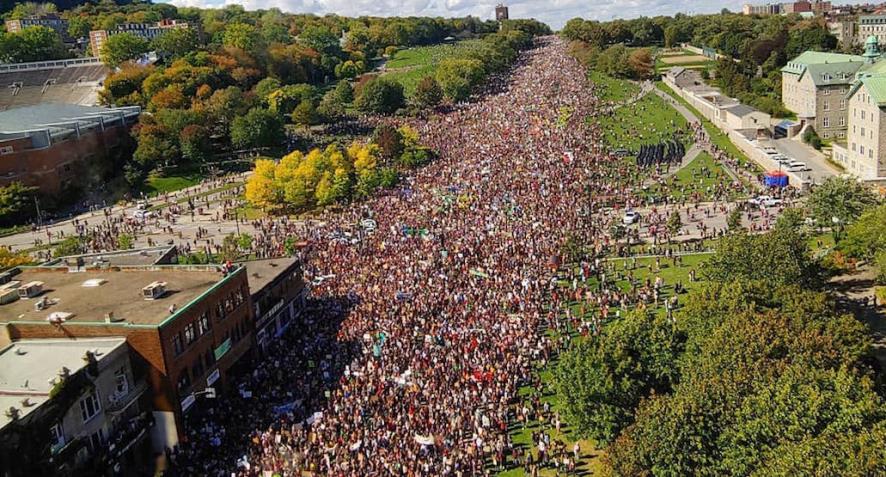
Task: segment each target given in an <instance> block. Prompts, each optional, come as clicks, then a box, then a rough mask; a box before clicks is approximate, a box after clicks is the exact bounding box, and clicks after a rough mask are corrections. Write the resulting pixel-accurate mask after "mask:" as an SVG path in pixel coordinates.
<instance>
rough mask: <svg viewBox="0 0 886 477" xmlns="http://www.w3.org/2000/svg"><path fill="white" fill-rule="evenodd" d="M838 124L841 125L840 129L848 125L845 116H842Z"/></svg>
mask: <svg viewBox="0 0 886 477" xmlns="http://www.w3.org/2000/svg"><path fill="white" fill-rule="evenodd" d="M838 124H840V127H843V126H845V125H846V118H844V117H843V116H840V120H839V121H838Z"/></svg>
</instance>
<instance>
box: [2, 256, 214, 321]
mask: <svg viewBox="0 0 886 477" xmlns="http://www.w3.org/2000/svg"><path fill="white" fill-rule="evenodd" d="M19 270H21V273H19V274H18V275H15V276H13V277H12V280H13V281H16V282H18V286H19V287H21V286H23V285H25V284H27V283H29V282H33V281H37V282H43V292H42V293H41V294H40V295H39V296H36V297H33V298H29V299H19V300H16V301H14V302H12V303H7V304H5V305H0V323H4V322H10V321H31V322H48V321H49V316H50V314H54V313H70V314H71V316H69V317H66V318H65V321H66V322H68V323H103V322H105V316H106V315H107V314H108V313H113V315H114V318H115V319H116V320H119V321H120V322H121V323H122V322H126V323H131V324H135V325H158V324H160V323H161V322H163V321H164V320H165V319H167V318H168V317H169V316H170V311H169V309H170V307H171V306H172V305H175V308H176V309H181V308H183V307H184V306H185V305H187V304H188V303H190V302H192V301H193V300H194V299H195V298H197V297H198V296H200V295H201V294H203V293H204V292H206V291H207V290H209V289H210V288H211V287H212V286H213V285H215V284H217V283H219V282H220V281H222V280H223V279H224V276H223V275H222V273H221V271H220V269H219V268H218V267H215V266H205V265H204V266H199V267H196V266H154V267H133V268H123V267H120V268H109V269H104V270H102V269H98V268H92V269H88V270H86V271H76V272H69V271H68V268H67V267H21V268H20V269H19ZM87 280H95V281H101V280H104V282H102V283H101V284H98V285H97V286H84V282H86V281H87ZM155 281H157V282H166V290H167V291H166V294H165V295H163V296H162V297H160V298H158V299H155V300H145V299H144V297H143V296H142V288H144V287H146V286H147V285H149V284H151V283H153V282H155ZM44 297H45V299H46V301H47V302H48V306H47V307H45V309H43V310H39V311H38V310H37V309H36V306H37V303H38V302H40V301H41V300H43V299H44Z"/></svg>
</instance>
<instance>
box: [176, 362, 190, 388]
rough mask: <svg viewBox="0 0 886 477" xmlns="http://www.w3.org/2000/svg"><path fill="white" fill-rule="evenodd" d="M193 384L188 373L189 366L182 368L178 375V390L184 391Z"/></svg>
mask: <svg viewBox="0 0 886 477" xmlns="http://www.w3.org/2000/svg"><path fill="white" fill-rule="evenodd" d="M190 385H191V376H190V375H189V374H188V368H185V369H182V374H181V375H180V376H179V377H178V391H179V392H182V391H184V390H185V389H187V388H188V386H190Z"/></svg>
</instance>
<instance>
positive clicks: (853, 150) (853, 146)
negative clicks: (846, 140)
mask: <svg viewBox="0 0 886 477" xmlns="http://www.w3.org/2000/svg"><path fill="white" fill-rule="evenodd" d="M852 152H855V143H854V142H853V143H852Z"/></svg>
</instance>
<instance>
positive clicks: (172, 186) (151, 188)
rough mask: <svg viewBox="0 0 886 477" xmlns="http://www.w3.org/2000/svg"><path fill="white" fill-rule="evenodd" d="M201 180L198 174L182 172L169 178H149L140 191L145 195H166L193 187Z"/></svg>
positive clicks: (201, 176)
mask: <svg viewBox="0 0 886 477" xmlns="http://www.w3.org/2000/svg"><path fill="white" fill-rule="evenodd" d="M201 180H203V175H201V174H200V173H198V172H184V173H180V174H175V175H170V176H163V177H160V176H153V175H152V176H150V177H148V180H147V181H146V182H145V186H144V187H143V188H142V191H143V192H144V193H145V194H147V195H149V196H150V195H158V194H167V193H169V192H175V191H177V190H182V189H187V188H188V187H192V186H195V185H197V184H199V183H200V181H201Z"/></svg>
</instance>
